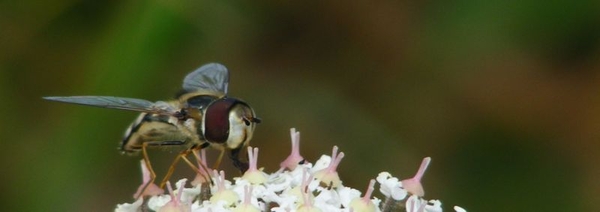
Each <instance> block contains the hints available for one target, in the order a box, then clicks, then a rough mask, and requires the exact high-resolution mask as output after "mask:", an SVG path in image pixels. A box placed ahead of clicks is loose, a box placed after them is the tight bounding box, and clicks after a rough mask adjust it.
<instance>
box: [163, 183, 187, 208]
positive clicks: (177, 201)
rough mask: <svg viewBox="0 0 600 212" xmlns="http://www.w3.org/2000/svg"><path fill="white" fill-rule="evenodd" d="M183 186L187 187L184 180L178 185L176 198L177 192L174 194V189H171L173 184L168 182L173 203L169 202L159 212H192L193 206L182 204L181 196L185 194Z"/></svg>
mask: <svg viewBox="0 0 600 212" xmlns="http://www.w3.org/2000/svg"><path fill="white" fill-rule="evenodd" d="M183 185H185V180H182V181H181V182H180V183H178V185H177V190H178V192H177V196H175V192H173V188H172V187H171V182H168V181H167V189H168V190H169V195H170V196H171V201H169V202H167V204H165V205H164V206H162V207H161V208H160V209H159V210H158V212H190V211H192V206H191V205H189V204H185V203H183V202H181V195H182V194H183Z"/></svg>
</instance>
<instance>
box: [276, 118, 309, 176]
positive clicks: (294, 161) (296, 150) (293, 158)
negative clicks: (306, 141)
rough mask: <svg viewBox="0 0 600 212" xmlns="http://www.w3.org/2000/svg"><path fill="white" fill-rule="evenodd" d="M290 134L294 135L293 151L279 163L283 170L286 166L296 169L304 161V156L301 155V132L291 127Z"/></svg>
mask: <svg viewBox="0 0 600 212" xmlns="http://www.w3.org/2000/svg"><path fill="white" fill-rule="evenodd" d="M290 136H291V137H292V152H291V153H290V155H289V156H288V157H287V158H286V159H285V160H284V161H283V162H281V163H280V164H279V166H280V167H281V169H280V171H283V169H285V168H287V169H288V170H294V169H296V166H298V164H299V163H302V162H303V161H304V157H302V155H300V132H297V131H296V129H295V128H292V129H290Z"/></svg>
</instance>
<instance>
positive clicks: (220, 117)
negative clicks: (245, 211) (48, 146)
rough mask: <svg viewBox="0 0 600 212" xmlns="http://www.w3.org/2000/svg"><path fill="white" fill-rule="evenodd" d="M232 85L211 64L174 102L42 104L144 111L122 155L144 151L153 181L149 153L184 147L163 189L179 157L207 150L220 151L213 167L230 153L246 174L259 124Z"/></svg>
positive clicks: (81, 99)
mask: <svg viewBox="0 0 600 212" xmlns="http://www.w3.org/2000/svg"><path fill="white" fill-rule="evenodd" d="M228 84H229V73H228V70H227V68H226V67H225V66H223V65H221V64H218V63H209V64H206V65H203V66H201V67H200V68H198V69H196V70H195V71H193V72H191V73H189V74H188V75H187V76H186V77H185V78H184V80H183V92H181V94H180V95H178V97H177V99H176V100H172V101H157V102H150V101H147V100H143V99H133V98H124V97H112V96H68V97H54V96H53V97H44V99H47V100H51V101H58V102H66V103H72V104H81V105H89V106H96V107H103V108H112V109H121V110H131V111H139V112H142V113H141V114H140V115H139V117H138V118H137V119H136V120H135V121H134V122H133V123H132V124H131V126H129V128H128V129H127V130H126V132H125V136H124V138H123V141H122V143H121V146H120V149H121V151H122V152H124V153H138V152H140V151H142V154H143V158H144V161H145V163H146V165H147V167H148V168H149V170H150V172H151V173H152V181H154V178H155V174H154V171H153V170H152V167H151V166H150V160H149V158H148V154H147V151H146V148H153V147H175V146H179V147H184V150H183V151H182V152H181V153H180V154H179V155H178V156H177V158H176V159H175V161H173V164H172V165H171V167H170V169H169V172H168V173H167V175H166V176H165V178H164V179H163V182H161V187H163V186H164V184H165V183H166V181H167V180H168V178H169V177H170V175H171V174H172V172H173V168H174V165H175V164H176V162H177V161H178V160H179V159H180V158H183V159H184V160H185V161H186V162H187V163H188V164H190V162H189V161H188V159H187V155H188V154H189V153H191V152H194V151H199V150H201V149H203V148H206V147H208V146H211V147H214V148H216V149H219V150H221V154H220V156H219V158H218V160H217V162H216V164H215V166H218V165H219V164H220V161H221V158H222V157H223V154H224V152H225V151H226V150H229V151H230V154H229V157H230V158H231V159H232V161H233V165H234V166H235V167H237V168H238V169H240V171H242V172H245V171H246V170H247V169H248V163H247V162H242V161H241V160H240V150H242V149H243V148H244V147H246V146H247V145H248V144H249V141H250V139H251V138H252V134H253V132H254V128H255V126H256V124H257V123H260V121H261V120H260V119H259V118H257V117H256V114H255V113H254V110H253V109H252V108H251V107H250V105H248V104H247V103H245V102H244V101H242V100H240V99H237V98H232V97H228V96H227V86H228ZM194 155H196V154H194ZM192 166H193V165H192Z"/></svg>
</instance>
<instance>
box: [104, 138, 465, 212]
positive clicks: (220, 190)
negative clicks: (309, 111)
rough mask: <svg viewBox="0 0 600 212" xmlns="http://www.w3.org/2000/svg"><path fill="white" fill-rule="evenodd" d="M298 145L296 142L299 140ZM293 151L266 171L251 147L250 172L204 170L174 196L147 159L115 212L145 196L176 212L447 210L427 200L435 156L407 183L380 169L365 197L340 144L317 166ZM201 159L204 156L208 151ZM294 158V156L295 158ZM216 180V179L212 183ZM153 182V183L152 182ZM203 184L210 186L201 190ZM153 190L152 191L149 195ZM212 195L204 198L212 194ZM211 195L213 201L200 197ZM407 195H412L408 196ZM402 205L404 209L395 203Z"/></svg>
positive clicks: (151, 204)
mask: <svg viewBox="0 0 600 212" xmlns="http://www.w3.org/2000/svg"><path fill="white" fill-rule="evenodd" d="M291 135H292V140H294V141H299V133H298V132H296V131H294V130H292V131H291ZM295 144H297V142H296V143H295ZM293 149H294V150H292V156H290V157H288V159H287V160H286V163H285V165H283V164H284V163H282V168H281V169H280V170H278V171H276V172H274V173H271V174H267V173H265V172H262V170H259V169H257V167H258V164H257V161H258V149H257V148H254V149H252V148H250V149H249V152H248V153H249V157H250V158H249V161H250V168H249V170H252V171H251V172H255V173H250V174H249V173H248V172H247V173H246V174H244V176H243V177H236V178H233V179H234V180H233V182H232V181H229V180H226V179H225V176H224V172H223V171H221V172H220V173H217V172H216V171H213V174H211V175H212V176H205V175H207V174H206V173H207V172H203V173H200V174H201V175H198V176H196V177H195V180H194V181H193V184H192V187H191V188H186V187H185V182H186V180H185V179H183V180H180V181H178V182H177V183H176V185H177V189H176V190H175V191H173V190H172V189H171V188H170V185H171V184H170V183H167V187H168V188H169V194H168V195H165V194H163V193H164V191H163V190H162V189H160V188H159V187H158V186H156V185H155V184H153V183H152V182H150V178H149V176H150V173H149V171H148V170H147V169H146V167H145V163H143V162H142V164H141V165H142V171H143V177H144V179H143V181H144V182H143V184H142V186H140V188H139V189H138V190H139V191H140V192H138V193H137V194H136V197H137V196H143V198H137V200H136V201H135V202H134V203H131V204H128V203H125V204H119V205H117V207H116V209H115V211H116V212H134V211H136V212H137V211H139V210H140V207H142V205H143V204H144V201H143V200H144V198H146V199H147V200H148V201H147V203H146V204H147V205H146V207H147V208H149V209H150V210H153V211H161V210H164V211H177V212H186V211H193V212H225V211H235V212H238V211H241V212H256V211H274V212H296V211H297V212H304V211H307V212H318V211H325V212H338V211H339V212H350V211H353V212H363V211H367V212H372V211H375V212H378V211H381V210H382V209H383V208H385V209H386V211H389V210H388V209H393V211H398V210H401V211H406V212H442V204H441V202H440V201H439V200H429V201H427V200H425V199H423V195H424V193H425V192H424V191H423V187H422V185H421V182H420V179H421V178H422V177H423V174H424V172H425V169H426V168H427V166H428V164H429V162H430V159H429V158H425V159H424V160H423V163H422V164H421V167H420V168H419V171H418V172H417V174H416V175H415V176H414V177H413V178H410V179H406V180H403V181H400V180H398V178H396V177H393V176H392V174H390V173H388V172H381V173H379V175H377V177H376V180H371V182H370V183H369V186H368V189H366V190H365V193H364V195H363V196H362V197H361V192H360V191H359V190H357V189H354V188H350V187H346V186H343V185H342V181H341V179H340V176H339V175H338V173H337V171H336V168H337V166H338V165H339V164H340V161H341V160H342V158H343V157H344V153H341V152H340V153H339V154H338V152H337V151H338V148H337V147H334V148H333V151H332V154H331V156H328V155H323V156H321V158H320V159H319V160H317V161H316V162H315V163H314V164H312V163H309V162H306V161H305V160H304V158H302V157H301V156H299V155H300V153H299V147H298V146H296V147H294V148H293ZM196 158H200V159H201V160H205V158H204V156H203V154H201V155H199V156H198V155H197V157H196ZM290 158H291V159H290ZM198 164H199V165H198V166H199V168H202V167H204V168H206V163H204V162H201V161H199V162H198ZM210 182H212V183H210ZM375 182H377V184H379V191H380V192H381V194H382V195H383V196H385V197H386V201H385V202H384V203H382V201H381V200H380V199H378V198H377V197H375V196H374V195H373V191H374V189H375ZM148 183H149V184H148ZM145 185H152V188H151V189H146V190H145V191H144V193H143V194H142V193H141V190H142V189H143V188H144V186H145ZM200 185H202V186H210V187H202V188H206V189H207V190H203V191H202V192H201V187H200ZM148 191H151V192H153V193H149V192H148ZM208 191H210V194H212V195H211V196H204V195H209V192H208ZM199 196H203V198H210V200H200V199H199ZM407 197H408V198H407ZM395 206H400V207H395ZM454 210H455V211H456V212H466V210H465V209H463V208H461V207H458V206H454Z"/></svg>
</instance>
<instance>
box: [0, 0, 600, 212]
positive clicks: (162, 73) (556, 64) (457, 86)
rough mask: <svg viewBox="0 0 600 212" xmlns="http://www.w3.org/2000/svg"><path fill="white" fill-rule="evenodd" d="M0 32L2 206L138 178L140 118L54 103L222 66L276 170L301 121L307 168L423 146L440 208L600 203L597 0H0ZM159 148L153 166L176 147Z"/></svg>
mask: <svg viewBox="0 0 600 212" xmlns="http://www.w3.org/2000/svg"><path fill="white" fill-rule="evenodd" d="M0 29H1V30H0V102H1V104H0V105H1V106H0V108H1V110H0V116H1V117H2V122H1V124H0V125H1V127H0V136H1V137H0V138H1V141H0V142H2V146H1V147H0V151H1V152H0V153H1V154H0V165H2V167H1V172H2V174H1V175H0V191H2V193H3V194H2V195H1V196H2V197H1V205H2V209H3V210H6V211H110V210H113V209H114V207H115V205H116V204H117V203H124V202H131V201H132V200H133V199H132V194H133V193H134V191H135V189H136V188H137V186H138V184H139V183H140V181H141V178H140V174H139V167H138V166H139V157H127V156H122V155H120V154H119V153H118V151H117V150H116V147H117V146H118V142H119V140H120V139H121V136H122V133H123V131H124V130H125V128H126V127H127V125H128V124H129V122H130V121H131V120H132V119H133V118H134V117H136V115H137V114H136V113H133V112H127V111H116V110H107V109H99V108H91V107H82V106H74V105H66V104H59V103H53V102H46V101H43V100H42V99H41V97H42V96H49V95H66V96H68V95H112V96H125V97H136V98H144V99H148V100H152V101H156V100H165V99H169V98H172V97H173V96H174V93H175V92H177V91H178V90H179V89H180V85H181V81H182V79H183V77H184V76H185V74H187V73H188V72H190V71H192V70H194V69H195V68H197V67H198V66H200V65H202V64H204V63H207V62H212V61H217V62H221V63H223V64H225V65H226V66H227V67H228V68H229V69H230V72H231V75H232V76H231V83H230V87H229V91H230V95H231V96H236V97H240V98H242V99H244V100H246V101H247V102H248V103H250V104H251V105H252V106H253V107H254V108H255V110H256V111H257V113H258V114H259V116H260V117H261V118H262V119H263V121H264V123H262V124H261V125H260V126H259V127H258V128H257V130H256V132H255V137H254V139H253V141H252V145H253V146H257V147H260V149H261V153H260V160H259V163H260V164H261V165H262V166H264V167H265V169H266V170H267V171H275V170H276V169H277V166H278V164H279V161H281V160H282V159H284V158H285V157H286V154H287V152H288V149H289V146H290V145H289V140H290V139H289V128H290V127H296V128H297V129H298V130H299V131H301V133H302V138H301V140H302V152H303V154H304V156H305V157H306V158H307V159H308V160H311V161H315V160H316V159H317V158H318V157H319V156H320V155H321V154H324V153H327V154H330V151H331V147H332V146H333V145H338V146H339V147H340V148H341V150H342V151H344V152H345V153H346V158H345V159H344V160H343V161H342V163H341V165H340V174H341V176H342V179H343V180H344V183H345V184H346V185H349V186H353V187H357V188H360V189H363V188H365V187H366V185H367V183H368V180H369V179H370V178H373V177H375V176H376V175H377V174H378V173H379V172H380V171H388V172H390V173H392V174H393V175H395V176H398V177H400V178H408V177H411V176H412V175H413V174H414V173H415V171H416V170H417V168H418V165H419V163H420V161H421V159H422V158H423V157H426V156H431V157H432V158H433V160H432V164H431V166H430V168H429V170H428V171H427V173H426V175H425V178H424V186H425V189H426V196H425V197H426V198H428V199H441V200H442V202H443V204H444V209H446V210H448V211H452V206H454V205H460V206H462V207H464V208H466V209H468V210H470V211H599V210H600V207H599V206H598V204H597V203H598V202H599V201H600V198H599V197H600V180H598V179H599V178H600V165H598V161H599V160H600V143H599V140H600V94H599V93H600V75H599V74H600V72H599V71H600V3H599V2H598V1H595V0H589V1H586V0H582V1H534V0H524V1H523V0H519V1H514V0H508V1H500V2H491V1H490V2H488V1H469V0H463V1H461V0H458V1H415V2H411V1H345V2H341V1H165V0H162V1H62V0H58V1H52V2H34V1H10V2H9V1H4V2H2V3H0ZM212 153H214V152H212ZM151 154H152V155H151V157H152V158H153V162H154V165H155V169H156V170H157V172H158V174H159V176H160V175H161V173H164V172H165V170H166V168H167V166H168V163H170V159H171V158H172V156H173V155H174V153H170V152H168V151H167V152H161V151H153V152H152V153H151ZM210 160H213V161H214V156H212V157H209V161H210ZM223 168H224V169H231V165H230V164H229V163H228V161H227V160H226V161H225V162H224V164H223ZM229 173H230V176H231V175H234V174H235V172H234V171H230V172H229ZM232 173H233V174H232ZM177 175H178V177H188V178H190V177H192V176H193V172H192V171H191V170H189V169H186V168H185V167H184V166H182V167H181V168H179V169H178V172H177Z"/></svg>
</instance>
